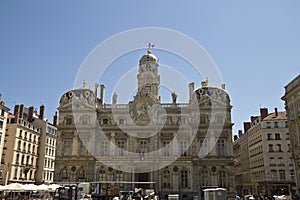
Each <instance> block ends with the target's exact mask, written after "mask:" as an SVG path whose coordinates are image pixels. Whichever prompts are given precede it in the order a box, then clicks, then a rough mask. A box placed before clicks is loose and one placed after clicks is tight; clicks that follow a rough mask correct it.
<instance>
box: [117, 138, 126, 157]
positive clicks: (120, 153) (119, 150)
mask: <svg viewBox="0 0 300 200" xmlns="http://www.w3.org/2000/svg"><path fill="white" fill-rule="evenodd" d="M117 147H118V148H117V155H118V156H124V148H125V141H124V140H118V141H117Z"/></svg>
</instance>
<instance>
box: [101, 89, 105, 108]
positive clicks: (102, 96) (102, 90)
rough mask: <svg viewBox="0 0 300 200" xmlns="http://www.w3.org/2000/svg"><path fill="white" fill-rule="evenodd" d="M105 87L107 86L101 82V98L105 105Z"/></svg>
mask: <svg viewBox="0 0 300 200" xmlns="http://www.w3.org/2000/svg"><path fill="white" fill-rule="evenodd" d="M104 89H105V86H104V85H103V84H101V85H100V99H101V102H102V105H104Z"/></svg>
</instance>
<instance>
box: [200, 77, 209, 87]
mask: <svg viewBox="0 0 300 200" xmlns="http://www.w3.org/2000/svg"><path fill="white" fill-rule="evenodd" d="M201 85H202V87H208V78H207V77H206V79H205V81H202V82H201Z"/></svg>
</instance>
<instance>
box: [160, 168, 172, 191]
mask: <svg viewBox="0 0 300 200" xmlns="http://www.w3.org/2000/svg"><path fill="white" fill-rule="evenodd" d="M162 186H163V187H164V188H171V173H170V171H169V170H164V171H163V175H162Z"/></svg>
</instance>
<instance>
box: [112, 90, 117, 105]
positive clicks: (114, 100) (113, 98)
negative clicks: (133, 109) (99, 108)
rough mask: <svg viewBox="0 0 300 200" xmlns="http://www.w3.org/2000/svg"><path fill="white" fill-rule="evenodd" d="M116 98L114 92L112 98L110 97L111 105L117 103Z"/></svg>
mask: <svg viewBox="0 0 300 200" xmlns="http://www.w3.org/2000/svg"><path fill="white" fill-rule="evenodd" d="M117 98H118V95H117V93H116V92H114V94H113V96H112V103H113V104H116V103H117Z"/></svg>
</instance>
